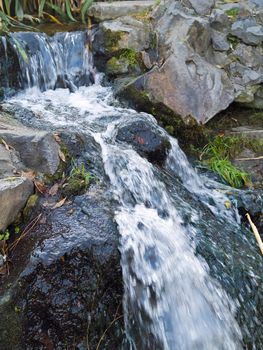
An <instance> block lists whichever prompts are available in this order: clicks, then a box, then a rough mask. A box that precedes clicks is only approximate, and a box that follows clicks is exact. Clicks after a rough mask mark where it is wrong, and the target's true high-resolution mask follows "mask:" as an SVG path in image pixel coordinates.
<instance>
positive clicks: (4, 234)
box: [0, 230, 10, 241]
mask: <svg viewBox="0 0 263 350" xmlns="http://www.w3.org/2000/svg"><path fill="white" fill-rule="evenodd" d="M9 238H10V232H9V230H5V231H4V232H1V233H0V241H7V240H8V239H9Z"/></svg>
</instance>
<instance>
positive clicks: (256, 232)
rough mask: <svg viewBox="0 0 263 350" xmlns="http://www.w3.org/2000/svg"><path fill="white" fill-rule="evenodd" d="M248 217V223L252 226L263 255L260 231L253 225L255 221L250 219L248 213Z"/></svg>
mask: <svg viewBox="0 0 263 350" xmlns="http://www.w3.org/2000/svg"><path fill="white" fill-rule="evenodd" d="M246 217H247V219H248V222H249V224H250V226H251V228H252V231H253V233H254V235H255V237H256V240H257V242H258V245H259V249H260V251H261V254H262V255H263V242H262V239H261V237H260V235H259V232H258V229H257V227H256V225H255V224H254V223H253V221H252V220H251V217H250V215H249V214H248V213H247V214H246Z"/></svg>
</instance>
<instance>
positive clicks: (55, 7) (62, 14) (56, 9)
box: [47, 2, 67, 19]
mask: <svg viewBox="0 0 263 350" xmlns="http://www.w3.org/2000/svg"><path fill="white" fill-rule="evenodd" d="M47 6H48V7H50V8H51V9H52V10H54V11H55V12H56V13H57V14H58V15H59V16H60V17H61V18H63V19H67V16H66V15H65V13H64V12H63V11H62V10H61V8H60V7H59V6H57V5H54V4H52V3H50V2H47Z"/></svg>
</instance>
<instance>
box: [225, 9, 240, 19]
mask: <svg viewBox="0 0 263 350" xmlns="http://www.w3.org/2000/svg"><path fill="white" fill-rule="evenodd" d="M239 12H240V9H239V8H238V7H234V8H231V9H229V10H226V14H227V15H228V17H230V18H232V19H234V20H235V19H236V18H237V16H238V15H239Z"/></svg>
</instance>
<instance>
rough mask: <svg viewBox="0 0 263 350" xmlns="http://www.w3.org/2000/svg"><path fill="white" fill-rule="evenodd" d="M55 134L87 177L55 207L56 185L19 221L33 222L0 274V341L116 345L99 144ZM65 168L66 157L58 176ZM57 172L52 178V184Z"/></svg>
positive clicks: (113, 266) (112, 252) (114, 286)
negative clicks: (79, 191)
mask: <svg viewBox="0 0 263 350" xmlns="http://www.w3.org/2000/svg"><path fill="white" fill-rule="evenodd" d="M59 137H60V139H61V142H62V143H63V144H64V147H65V149H67V150H68V152H69V155H70V157H73V158H74V162H75V163H74V164H75V165H77V164H80V165H81V164H87V163H88V164H89V171H91V172H92V174H93V176H94V180H93V182H92V185H91V187H90V188H89V189H88V191H86V192H85V193H84V194H83V195H81V196H72V195H71V196H70V200H67V201H65V203H63V205H62V204H61V205H58V207H57V208H55V206H56V204H57V203H59V202H60V201H61V199H63V198H64V197H63V191H62V189H60V190H56V192H55V193H54V194H53V195H48V192H46V193H45V195H44V196H43V195H42V196H40V199H39V200H38V202H37V205H35V206H34V207H33V211H32V212H31V216H30V218H28V220H27V222H35V223H36V224H35V225H33V228H32V229H31V230H30V232H28V234H27V235H26V237H25V238H24V239H23V240H22V241H21V242H20V243H19V245H18V247H17V248H16V249H15V250H14V252H12V254H10V255H9V258H10V259H11V260H12V266H11V267H10V275H9V276H2V278H1V285H0V309H1V316H0V325H1V326H0V338H1V346H3V349H5V350H9V349H10V350H20V349H21V350H22V349H32V350H33V349H43V350H44V349H61V350H64V349H66V348H72V349H73V348H74V349H96V347H97V346H99V347H102V348H108V349H118V348H120V346H121V344H122V342H123V338H124V336H123V315H122V294H123V291H122V273H121V267H120V255H119V250H118V246H119V233H118V230H117V225H116V223H115V222H114V219H113V217H114V208H115V204H114V203H113V202H112V201H111V199H110V198H111V197H110V195H109V194H108V192H107V191H106V187H107V178H106V177H105V174H104V170H103V163H102V160H101V158H100V149H99V147H98V145H97V144H96V142H95V141H94V140H93V139H92V138H91V137H89V136H88V135H81V134H78V133H66V132H63V131H62V132H61V133H60V135H59ZM67 157H68V156H67ZM67 159H68V158H67ZM71 168H72V164H71V163H70V162H69V163H67V164H66V168H65V167H64V172H65V174H67V175H68V174H69V173H70V169H71ZM58 175H59V173H57V174H55V176H54V179H55V180H53V181H57V183H60V181H61V179H60V178H57V176H58ZM60 176H62V175H60ZM95 176H96V181H95ZM1 181H2V180H1ZM27 181H29V180H27ZM52 184H53V183H52V182H51V184H50V185H49V187H50V188H51V187H52ZM1 203H2V201H1ZM10 327H12V329H14V331H13V330H12V331H11V330H10Z"/></svg>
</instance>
